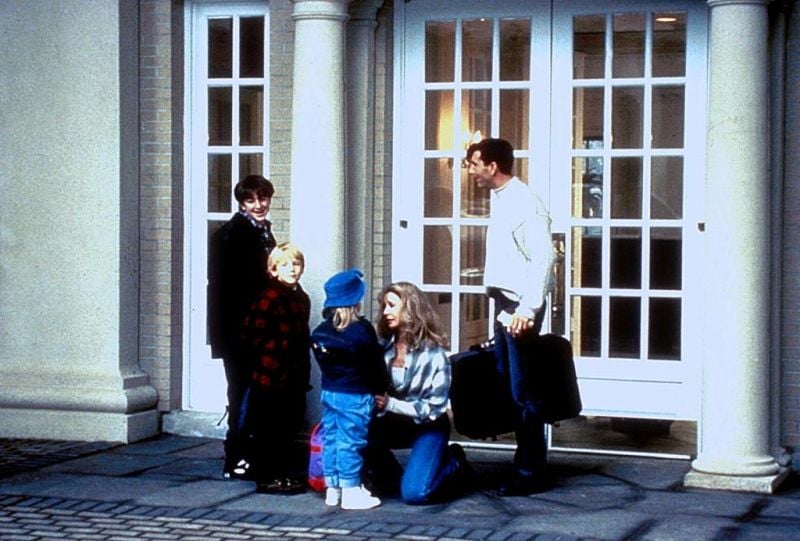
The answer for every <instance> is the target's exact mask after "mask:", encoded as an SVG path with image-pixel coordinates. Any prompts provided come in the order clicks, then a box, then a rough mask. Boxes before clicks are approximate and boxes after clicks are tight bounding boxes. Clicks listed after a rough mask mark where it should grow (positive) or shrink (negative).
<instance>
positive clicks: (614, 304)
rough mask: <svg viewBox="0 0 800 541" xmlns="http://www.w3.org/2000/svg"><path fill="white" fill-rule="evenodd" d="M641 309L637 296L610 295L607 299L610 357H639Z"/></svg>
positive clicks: (640, 302)
mask: <svg viewBox="0 0 800 541" xmlns="http://www.w3.org/2000/svg"><path fill="white" fill-rule="evenodd" d="M641 311H642V301H641V299H640V298H639V297H611V299H610V300H609V310H608V318H609V337H608V353H609V355H610V356H611V357H622V358H629V359H630V358H638V357H639V355H640V354H639V352H640V348H641V346H640V336H641V319H640V318H641Z"/></svg>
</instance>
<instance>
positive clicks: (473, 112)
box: [451, 90, 492, 137]
mask: <svg viewBox="0 0 800 541" xmlns="http://www.w3.org/2000/svg"><path fill="white" fill-rule="evenodd" d="M461 118H462V121H463V122H467V126H466V131H467V132H469V133H475V132H481V134H482V135H483V136H484V137H487V136H488V135H489V134H490V133H492V91H491V90H463V91H462V92H461ZM451 130H452V128H451Z"/></svg>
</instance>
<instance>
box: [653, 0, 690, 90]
mask: <svg viewBox="0 0 800 541" xmlns="http://www.w3.org/2000/svg"><path fill="white" fill-rule="evenodd" d="M685 74H686V13H683V12H676V13H656V14H654V15H653V77H682V76H683V75H685Z"/></svg>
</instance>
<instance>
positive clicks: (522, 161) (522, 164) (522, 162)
mask: <svg viewBox="0 0 800 541" xmlns="http://www.w3.org/2000/svg"><path fill="white" fill-rule="evenodd" d="M511 174H512V175H514V176H515V177H517V178H519V179H520V180H521V181H522V182H523V183H525V184H528V178H529V177H528V158H514V166H513V167H512V168H511Z"/></svg>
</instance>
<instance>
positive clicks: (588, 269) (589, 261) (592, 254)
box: [572, 227, 603, 287]
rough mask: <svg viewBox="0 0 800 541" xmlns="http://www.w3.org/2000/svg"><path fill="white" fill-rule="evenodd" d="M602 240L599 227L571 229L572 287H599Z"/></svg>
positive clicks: (601, 264) (601, 271)
mask: <svg viewBox="0 0 800 541" xmlns="http://www.w3.org/2000/svg"><path fill="white" fill-rule="evenodd" d="M602 273H603V240H602V236H601V229H600V228H599V227H573V228H572V286H573V287H600V286H601V285H602V276H603V274H602Z"/></svg>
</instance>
